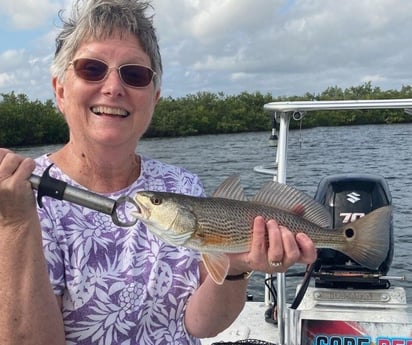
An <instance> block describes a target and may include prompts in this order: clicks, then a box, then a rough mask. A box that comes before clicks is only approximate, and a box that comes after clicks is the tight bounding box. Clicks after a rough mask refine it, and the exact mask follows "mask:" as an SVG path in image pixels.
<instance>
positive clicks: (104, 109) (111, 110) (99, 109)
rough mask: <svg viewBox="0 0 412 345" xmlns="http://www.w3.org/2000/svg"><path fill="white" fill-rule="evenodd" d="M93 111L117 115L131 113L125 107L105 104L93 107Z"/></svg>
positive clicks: (98, 113)
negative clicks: (112, 106) (105, 105)
mask: <svg viewBox="0 0 412 345" xmlns="http://www.w3.org/2000/svg"><path fill="white" fill-rule="evenodd" d="M91 110H92V112H93V113H95V114H97V115H102V114H105V115H117V116H127V115H129V112H128V111H126V110H124V109H120V108H111V107H104V106H96V107H92V109H91Z"/></svg>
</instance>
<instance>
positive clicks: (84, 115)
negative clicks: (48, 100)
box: [53, 34, 160, 151]
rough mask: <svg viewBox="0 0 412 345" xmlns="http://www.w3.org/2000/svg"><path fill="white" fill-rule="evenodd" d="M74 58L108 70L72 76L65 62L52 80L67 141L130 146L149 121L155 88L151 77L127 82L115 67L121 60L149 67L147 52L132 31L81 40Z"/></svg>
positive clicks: (156, 98)
mask: <svg viewBox="0 0 412 345" xmlns="http://www.w3.org/2000/svg"><path fill="white" fill-rule="evenodd" d="M79 58H93V59H98V60H101V61H104V62H105V63H106V64H107V65H108V66H109V67H110V68H111V69H110V70H109V74H108V76H107V77H106V79H104V80H102V81H100V82H89V81H86V80H84V79H82V78H81V77H79V76H77V75H76V74H75V71H74V69H73V65H69V66H68V68H67V70H66V75H65V79H64V81H63V82H62V83H60V82H58V81H57V79H55V78H54V79H53V87H54V90H55V94H56V101H57V104H58V106H59V109H60V111H61V112H62V113H63V114H64V116H65V119H66V121H67V123H68V126H69V129H70V141H71V143H72V144H74V145H80V147H83V148H85V147H88V146H89V145H97V146H101V145H103V146H107V147H112V148H113V147H118V148H119V149H120V148H122V149H127V148H128V149H129V150H130V149H133V150H134V148H135V147H136V144H137V141H138V140H139V139H140V138H141V136H142V135H143V133H144V132H145V131H146V129H147V127H148V126H149V124H150V121H151V118H152V115H153V111H154V108H155V105H156V103H157V101H158V99H159V96H160V90H159V89H156V88H155V86H154V83H153V81H152V82H151V83H150V84H149V85H148V86H146V87H143V88H133V87H130V86H128V85H126V84H124V83H123V82H122V80H121V79H120V76H119V73H118V71H117V70H116V68H117V67H119V66H121V65H124V64H139V65H144V66H147V67H151V65H150V58H149V56H148V55H147V54H146V53H145V52H144V51H143V50H142V48H141V47H140V44H139V42H138V40H137V39H136V37H135V36H133V35H132V34H124V35H122V36H120V35H114V36H112V37H110V38H108V39H104V40H99V41H86V42H84V43H83V44H82V45H80V47H79V49H78V50H77V52H76V54H75V56H74V58H73V61H74V60H76V59H79ZM113 67H115V68H113ZM129 150H127V151H129Z"/></svg>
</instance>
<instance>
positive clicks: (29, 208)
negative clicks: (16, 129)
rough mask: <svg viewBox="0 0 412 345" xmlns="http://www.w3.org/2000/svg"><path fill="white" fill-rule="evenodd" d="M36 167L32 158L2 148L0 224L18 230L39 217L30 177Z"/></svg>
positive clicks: (0, 163) (0, 152)
mask: <svg viewBox="0 0 412 345" xmlns="http://www.w3.org/2000/svg"><path fill="white" fill-rule="evenodd" d="M34 167H35V163H34V161H33V159H31V158H24V157H22V156H20V155H17V154H16V153H13V152H12V151H10V150H8V149H4V148H0V224H1V227H5V226H6V227H12V228H15V229H18V228H19V226H20V225H22V224H24V223H25V222H27V221H28V220H29V219H30V218H31V217H32V216H34V215H36V216H37V211H36V207H35V200H34V195H33V191H32V188H31V184H30V182H29V180H28V179H29V177H30V175H31V173H32V171H33V169H34Z"/></svg>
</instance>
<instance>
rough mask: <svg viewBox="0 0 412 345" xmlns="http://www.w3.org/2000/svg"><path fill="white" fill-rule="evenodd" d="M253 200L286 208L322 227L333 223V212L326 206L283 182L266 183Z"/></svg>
mask: <svg viewBox="0 0 412 345" xmlns="http://www.w3.org/2000/svg"><path fill="white" fill-rule="evenodd" d="M252 201H255V202H258V203H262V204H266V205H270V206H272V207H277V208H280V209H283V210H286V211H288V212H291V213H293V214H295V215H297V216H301V217H303V218H305V219H306V220H308V221H310V222H312V223H315V224H316V225H318V226H320V227H322V228H327V227H330V226H331V224H332V217H331V214H330V212H329V211H328V210H327V209H326V207H325V206H323V205H322V204H320V203H318V202H317V201H316V200H314V199H313V198H312V197H310V196H309V195H307V194H305V193H303V192H301V191H299V190H297V189H296V188H293V187H291V186H288V185H286V184H283V183H278V182H274V181H272V182H269V183H267V184H265V185H264V186H263V187H262V189H261V190H260V191H259V192H257V193H256V195H255V196H254V197H253V199H252Z"/></svg>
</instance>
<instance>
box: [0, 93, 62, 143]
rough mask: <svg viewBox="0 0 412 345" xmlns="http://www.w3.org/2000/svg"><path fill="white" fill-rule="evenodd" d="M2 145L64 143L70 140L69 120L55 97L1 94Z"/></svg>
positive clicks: (0, 137)
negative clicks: (45, 98)
mask: <svg viewBox="0 0 412 345" xmlns="http://www.w3.org/2000/svg"><path fill="white" fill-rule="evenodd" d="M1 96H2V98H3V100H2V101H1V102H0V128H1V131H0V146H1V147H11V146H26V145H44V144H53V143H61V142H64V141H66V140H67V138H68V130H67V126H66V122H65V121H64V119H63V117H62V115H60V114H59V113H58V111H57V109H56V107H55V106H54V104H53V102H52V101H51V100H49V101H46V102H45V103H42V102H40V101H38V100H36V101H29V99H28V98H27V96H26V95H24V94H19V95H15V94H14V92H12V93H10V94H1Z"/></svg>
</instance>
